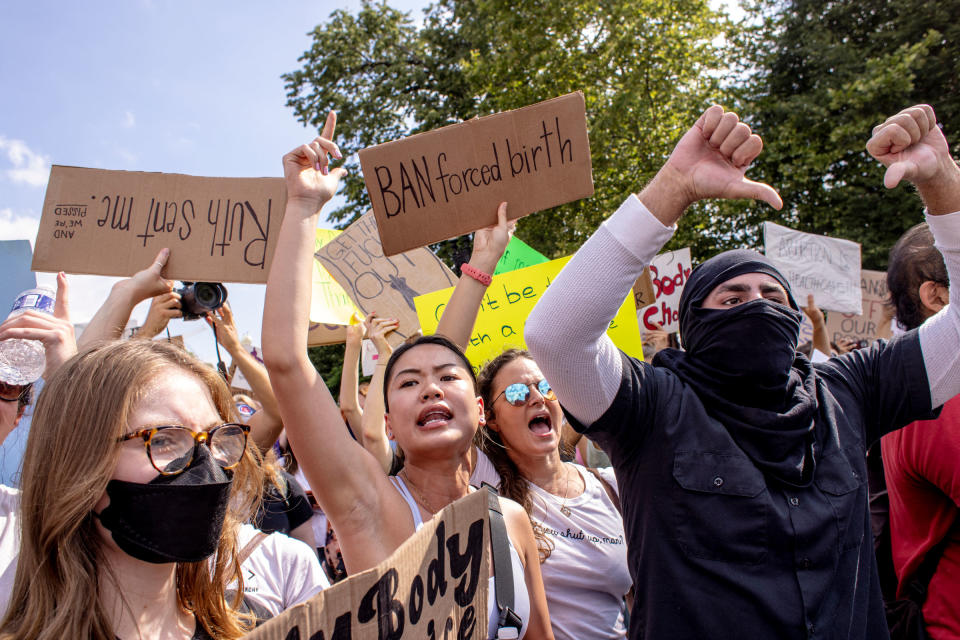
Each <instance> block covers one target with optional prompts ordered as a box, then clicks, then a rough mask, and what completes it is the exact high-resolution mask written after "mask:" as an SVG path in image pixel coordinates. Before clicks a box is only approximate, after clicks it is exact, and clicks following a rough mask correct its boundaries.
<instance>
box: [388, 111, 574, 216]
mask: <svg viewBox="0 0 960 640" xmlns="http://www.w3.org/2000/svg"><path fill="white" fill-rule="evenodd" d="M540 127H541V130H542V133H541V134H540V135H539V136H538V139H539V140H541V142H539V143H537V144H534V145H531V146H530V147H528V146H527V145H525V144H518V143H516V142H514V143H511V141H510V138H504V141H503V144H502V145H500V146H498V145H497V141H492V142H491V143H490V156H489V161H490V162H489V164H484V163H480V165H479V166H472V167H466V168H460V167H457V168H453V167H450V166H448V164H447V162H448V160H447V154H446V152H443V151H441V152H439V153H437V154H436V155H435V156H434V157H432V158H430V159H429V160H428V159H427V156H426V155H421V156H420V158H419V159H417V158H410V159H409V160H408V161H407V162H406V163H404V162H400V163H399V166H397V167H394V168H391V167H389V166H386V165H377V166H375V167H374V172H375V174H376V177H377V186H378V187H379V191H380V198H381V200H382V202H383V208H384V210H385V211H386V214H387V216H388V217H393V216H396V215H399V214H401V213H405V212H406V211H407V208H408V207H410V206H415V207H416V208H417V209H420V208H423V207H425V206H427V205H428V204H436V203H437V202H439V200H440V199H442V201H443V202H445V203H446V202H450V197H451V196H456V195H459V194H461V193H468V192H469V191H470V189H471V188H473V189H478V188H480V187H483V186H486V185H489V184H491V183H494V182H501V181H502V180H503V179H504V176H506V175H507V174H508V172H509V177H511V178H516V177H517V176H524V175H530V174H533V173H536V172H538V171H541V170H543V169H545V168H546V169H550V168H553V166H554V165H555V164H557V165H559V166H563V165H564V164H567V163H568V162H571V163H572V162H573V142H572V141H571V140H570V138H564V137H563V135H562V134H561V131H560V119H559V118H554V120H553V123H550V124H549V125H548V123H547V121H545V120H541V121H540ZM502 163H507V165H506V170H505V169H504V167H503V165H502Z"/></svg>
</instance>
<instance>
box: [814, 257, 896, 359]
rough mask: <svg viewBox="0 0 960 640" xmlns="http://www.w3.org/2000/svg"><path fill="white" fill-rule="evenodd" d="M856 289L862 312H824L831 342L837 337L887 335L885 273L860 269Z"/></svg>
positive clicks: (849, 338)
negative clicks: (857, 287)
mask: <svg viewBox="0 0 960 640" xmlns="http://www.w3.org/2000/svg"><path fill="white" fill-rule="evenodd" d="M860 291H861V293H862V306H863V313H861V314H852V313H840V312H838V311H833V312H828V313H827V335H828V336H829V337H830V341H831V342H837V341H838V340H840V339H847V340H853V341H855V342H860V341H861V340H864V341H866V342H873V341H874V340H876V339H877V338H889V337H890V317H889V316H888V315H887V314H886V313H885V309H884V303H885V302H886V300H887V296H888V295H889V291H888V290H887V272H886V271H870V270H868V269H861V271H860Z"/></svg>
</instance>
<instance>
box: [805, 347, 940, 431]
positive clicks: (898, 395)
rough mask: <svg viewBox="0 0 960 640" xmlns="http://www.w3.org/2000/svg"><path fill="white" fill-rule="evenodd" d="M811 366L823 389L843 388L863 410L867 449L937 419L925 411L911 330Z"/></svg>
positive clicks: (925, 390) (921, 367)
mask: <svg viewBox="0 0 960 640" xmlns="http://www.w3.org/2000/svg"><path fill="white" fill-rule="evenodd" d="M814 366H815V368H816V369H817V373H818V374H819V375H821V376H822V377H823V378H824V379H825V380H826V381H827V383H828V384H829V385H840V386H843V387H845V388H846V390H847V391H848V393H850V394H851V395H853V397H854V398H856V399H857V400H858V401H859V403H860V406H861V407H863V412H864V413H863V415H864V424H865V429H866V433H865V434H864V437H865V441H866V444H867V446H869V445H870V444H872V443H873V442H875V441H876V440H877V439H879V438H880V437H881V436H883V435H884V434H886V433H889V432H890V431H893V430H895V429H899V428H901V427H903V426H906V425H907V424H910V423H911V422H913V421H914V420H924V419H930V418H933V417H936V415H937V414H938V413H939V410H938V411H933V407H931V406H930V404H931V401H930V383H929V382H928V380H927V368H926V365H925V364H924V362H923V352H922V351H921V349H920V336H919V334H918V333H917V331H916V330H915V329H914V330H913V331H908V332H907V333H905V334H903V335H901V336H897V337H896V338H894V339H892V340H890V341H887V340H877V341H875V342H874V343H873V344H871V345H870V346H869V347H865V348H863V349H856V350H854V351H851V352H850V353H846V354H844V355H842V356H838V357H836V358H831V359H830V360H828V361H827V362H824V363H819V364H816V365H814Z"/></svg>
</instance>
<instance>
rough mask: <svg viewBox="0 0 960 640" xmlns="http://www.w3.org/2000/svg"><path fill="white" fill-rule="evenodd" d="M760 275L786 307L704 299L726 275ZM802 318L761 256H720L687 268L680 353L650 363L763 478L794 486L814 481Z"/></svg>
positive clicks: (812, 399)
mask: <svg viewBox="0 0 960 640" xmlns="http://www.w3.org/2000/svg"><path fill="white" fill-rule="evenodd" d="M747 273H763V274H766V275H769V276H770V277H772V278H774V279H775V280H776V281H777V282H779V283H780V284H781V285H782V286H783V288H784V289H785V290H786V292H787V300H788V302H789V305H790V306H789V307H786V306H784V305H781V304H777V303H775V302H772V301H770V300H753V301H750V302H746V303H742V304H739V305H737V306H734V307H731V308H729V309H704V308H703V307H702V304H703V301H704V300H705V299H706V297H707V296H708V295H709V294H710V292H711V291H713V290H714V289H715V288H716V287H717V285H720V284H722V283H724V282H726V281H728V280H730V279H731V278H735V277H737V276H740V275H743V274H747ZM801 320H802V316H801V313H800V311H799V307H798V305H797V303H796V301H795V300H794V299H793V295H792V294H791V292H790V285H789V284H788V283H787V280H786V278H784V277H783V275H782V274H781V273H780V272H779V271H778V270H777V269H776V267H774V266H773V264H771V263H770V261H769V260H767V258H766V257H764V256H763V255H761V254H759V253H757V252H755V251H749V250H746V249H740V250H736V251H726V252H724V253H721V254H719V255H717V256H714V257H713V258H711V259H710V260H707V261H706V262H704V263H703V264H701V265H700V266H699V267H697V268H696V269H694V270H693V272H692V273H691V274H690V278H689V279H688V281H687V284H686V286H685V287H684V289H683V293H682V294H681V296H680V335H681V337H682V339H683V343H684V347H685V348H686V351H685V352H681V351H677V350H674V349H666V350H664V351H661V352H659V353H657V355H656V356H655V357H654V359H653V364H654V365H655V366H662V367H665V368H667V369H670V370H671V371H673V372H674V373H675V374H676V375H677V376H678V377H679V378H680V379H681V380H682V381H683V382H685V383H687V384H688V385H689V386H690V387H691V388H692V389H693V391H694V392H695V393H696V394H697V396H698V397H699V398H700V400H701V402H703V405H704V407H705V408H706V410H707V412H708V413H709V414H710V415H711V416H713V417H714V418H716V419H717V420H719V421H720V422H721V423H722V424H723V425H724V426H725V427H726V428H727V430H728V431H729V432H730V435H731V436H732V437H733V439H734V441H735V442H736V443H737V445H738V446H739V447H740V448H741V449H742V450H743V451H744V452H745V453H746V454H747V455H748V456H749V457H750V459H751V460H753V462H754V464H756V465H757V467H758V468H760V469H761V470H762V471H763V472H764V473H765V474H767V475H769V476H772V477H774V478H776V479H778V480H780V481H781V482H783V483H786V484H789V485H793V486H805V485H807V484H809V483H810V481H811V480H812V479H813V464H814V457H813V436H814V430H813V425H814V417H815V415H816V412H817V408H818V401H817V397H818V384H819V381H818V379H817V376H816V374H815V373H814V371H813V369H812V367H811V366H810V362H809V361H808V360H807V359H806V358H805V357H803V356H802V355H800V354H797V352H796V347H797V339H798V336H799V333H800V322H801Z"/></svg>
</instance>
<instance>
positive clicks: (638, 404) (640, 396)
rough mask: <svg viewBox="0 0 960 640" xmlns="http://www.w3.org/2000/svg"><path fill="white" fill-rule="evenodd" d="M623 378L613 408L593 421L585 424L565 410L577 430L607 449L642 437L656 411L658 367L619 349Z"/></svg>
mask: <svg viewBox="0 0 960 640" xmlns="http://www.w3.org/2000/svg"><path fill="white" fill-rule="evenodd" d="M620 357H621V359H622V360H623V378H622V379H621V381H620V388H619V389H618V390H617V395H616V396H615V397H614V399H613V402H611V403H610V407H609V408H607V410H606V411H605V412H604V414H603V415H602V416H600V418H598V419H597V420H596V421H595V422H594V423H592V424H589V425H585V424H583V423H582V422H580V421H579V420H577V419H576V418H575V417H573V416H572V415H571V414H570V413H569V412H568V411H567V410H566V409H564V410H563V413H564V415H565V416H566V419H567V422H569V423H570V426H572V427H573V428H574V429H575V430H577V431H578V432H579V433H583V434H585V435H587V436H589V437H590V439H591V440H593V441H594V442H596V443H597V444H598V445H600V447H601V448H602V449H603V450H604V451H609V450H610V449H611V448H614V447H616V448H621V447H622V446H623V444H624V441H625V440H629V441H630V442H631V443H632V444H633V445H636V444H638V443H639V441H641V440H642V439H643V436H644V435H645V434H646V432H647V430H648V429H649V425H650V424H651V423H652V421H653V418H654V416H655V414H656V412H657V407H656V399H657V386H658V382H659V380H658V379H659V378H660V377H661V376H659V375H658V370H657V369H655V368H654V367H653V366H651V365H650V364H648V363H646V362H643V361H641V360H637V359H635V358H631V357H630V356H628V355H627V354H625V353H623V352H622V351H621V352H620Z"/></svg>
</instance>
